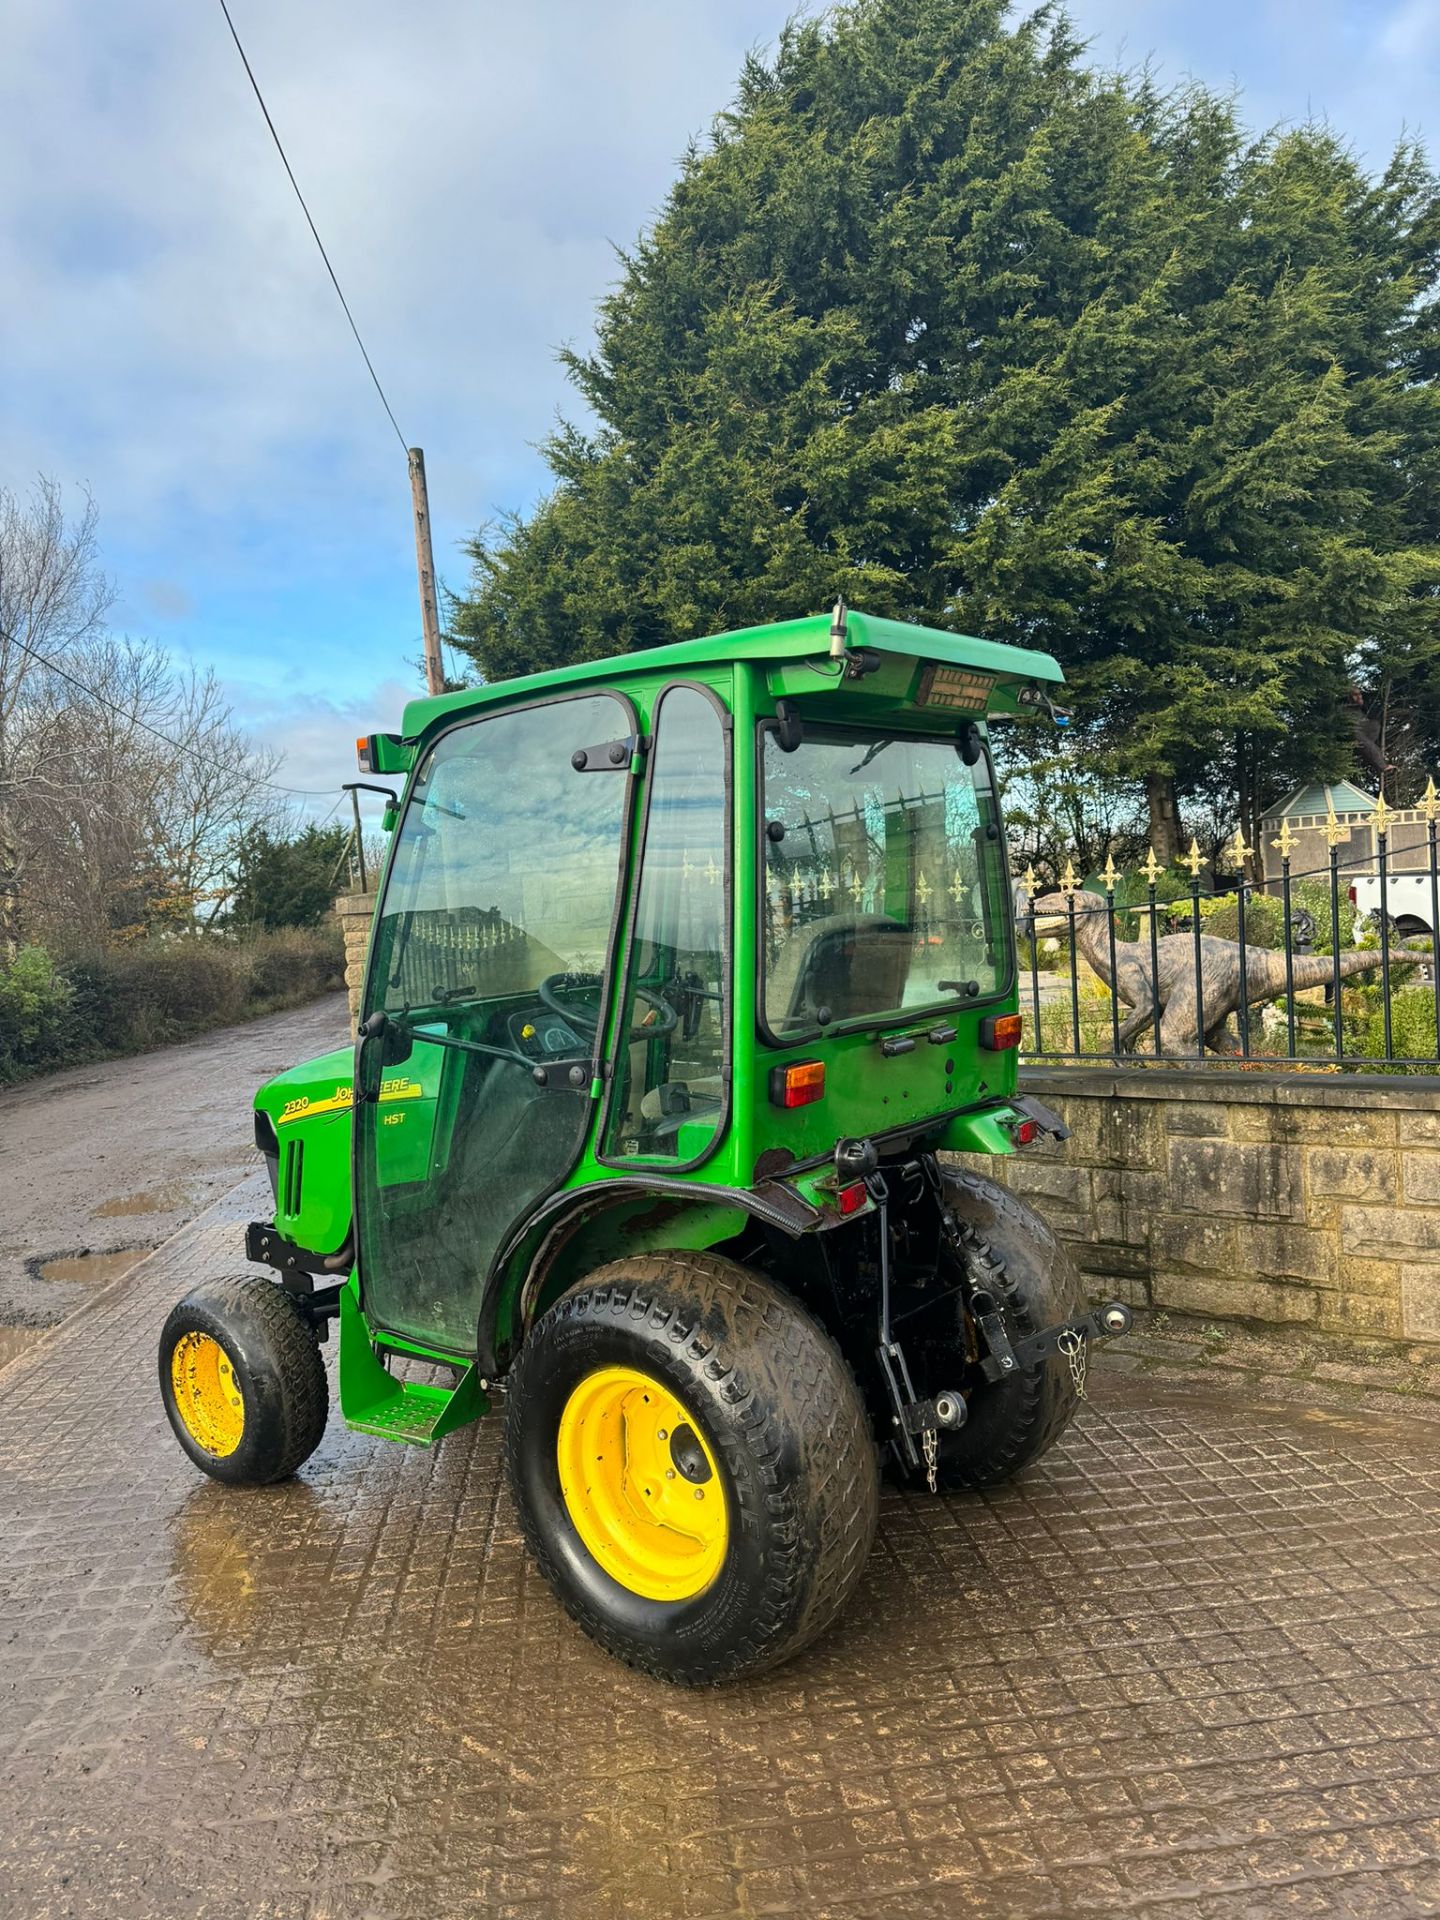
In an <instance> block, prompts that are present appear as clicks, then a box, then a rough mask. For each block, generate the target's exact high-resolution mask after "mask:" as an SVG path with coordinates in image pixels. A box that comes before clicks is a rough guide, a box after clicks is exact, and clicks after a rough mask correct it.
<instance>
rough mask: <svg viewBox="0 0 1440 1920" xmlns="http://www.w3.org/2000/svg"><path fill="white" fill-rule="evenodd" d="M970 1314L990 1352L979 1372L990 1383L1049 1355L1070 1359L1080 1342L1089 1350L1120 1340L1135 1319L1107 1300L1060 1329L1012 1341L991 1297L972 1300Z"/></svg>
mask: <svg viewBox="0 0 1440 1920" xmlns="http://www.w3.org/2000/svg"><path fill="white" fill-rule="evenodd" d="M970 1312H971V1314H972V1316H973V1317H974V1320H975V1325H976V1327H977V1328H978V1330H979V1332H980V1333H981V1335H982V1336H983V1338H984V1341H985V1344H986V1346H987V1347H988V1348H989V1349H990V1351H989V1352H988V1353H987V1354H986V1356H985V1358H984V1359H983V1360H982V1361H981V1362H980V1371H981V1372H982V1373H983V1374H984V1376H985V1378H986V1379H987V1380H1004V1379H1007V1378H1008V1377H1009V1376H1010V1375H1011V1374H1012V1373H1016V1372H1018V1371H1020V1370H1022V1369H1023V1368H1025V1367H1028V1366H1033V1365H1034V1363H1035V1362H1036V1361H1037V1360H1043V1359H1044V1358H1045V1356H1046V1355H1047V1354H1050V1353H1056V1352H1059V1353H1063V1354H1065V1355H1066V1356H1067V1357H1068V1356H1069V1355H1070V1354H1071V1353H1072V1352H1073V1350H1074V1344H1075V1342H1076V1341H1077V1340H1079V1341H1081V1342H1083V1343H1084V1344H1085V1345H1086V1346H1088V1345H1089V1344H1090V1343H1091V1342H1092V1341H1094V1340H1115V1339H1118V1337H1119V1336H1120V1335H1121V1334H1122V1333H1128V1332H1129V1331H1130V1328H1131V1325H1132V1324H1133V1322H1134V1318H1135V1316H1134V1314H1132V1313H1131V1311H1130V1309H1129V1308H1128V1307H1124V1306H1122V1305H1121V1304H1120V1302H1119V1301H1118V1300H1107V1301H1106V1302H1105V1303H1104V1305H1103V1306H1099V1307H1092V1308H1091V1309H1090V1311H1089V1313H1082V1314H1080V1315H1079V1316H1078V1317H1077V1318H1076V1319H1074V1320H1066V1321H1063V1322H1062V1323H1061V1324H1060V1325H1059V1326H1058V1327H1043V1328H1042V1329H1041V1331H1040V1332H1039V1333H1030V1334H1027V1335H1026V1336H1025V1338H1024V1339H1023V1340H1019V1341H1012V1340H1011V1339H1010V1336H1009V1335H1008V1334H1007V1333H1006V1331H1005V1323H1004V1321H1003V1320H1002V1319H1001V1317H1000V1311H999V1308H998V1307H997V1306H996V1304H995V1302H994V1300H993V1299H992V1298H991V1297H990V1295H989V1294H988V1293H983V1292H977V1293H973V1294H972V1295H971V1296H970Z"/></svg>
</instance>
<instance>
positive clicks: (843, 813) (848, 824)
mask: <svg viewBox="0 0 1440 1920" xmlns="http://www.w3.org/2000/svg"><path fill="white" fill-rule="evenodd" d="M763 778H764V814H765V836H764V860H765V866H764V872H765V905H764V943H763V966H764V1009H765V1024H766V1027H767V1028H768V1030H769V1032H770V1033H771V1034H773V1035H774V1036H775V1037H776V1038H777V1039H785V1040H790V1039H797V1038H799V1037H801V1036H802V1035H804V1034H807V1033H813V1032H814V1031H815V1030H816V1029H817V1028H820V1027H826V1026H830V1025H832V1024H835V1023H838V1022H848V1021H862V1022H863V1021H872V1020H883V1019H885V1018H887V1017H892V1016H895V1015H898V1014H904V1013H908V1012H910V1011H911V1010H917V1011H918V1010H923V1009H925V1008H927V1007H937V1006H943V1005H945V1004H946V1003H947V1002H949V1003H953V1002H954V1001H956V1000H961V1001H965V1000H976V999H986V998H990V997H992V996H994V995H995V994H997V993H999V992H1000V991H1001V989H1002V988H1004V987H1005V986H1007V985H1008V983H1009V979H1010V956H1011V948H1012V935H1011V930H1010V923H1009V915H1008V912H1007V910H1006V890H1005V865H1004V853H1003V847H1002V843H1001V839H1000V823H999V815H998V809H997V807H996V804H995V794H994V789H993V786H992V783H991V775H990V767H989V762H988V760H987V759H986V758H985V757H984V756H982V757H981V758H980V759H979V760H978V761H977V763H976V764H975V765H974V766H973V767H967V766H966V765H965V764H964V762H963V761H962V760H961V759H960V756H959V755H958V753H957V752H956V750H955V742H954V739H953V738H944V739H927V738H923V737H917V736H915V735H908V736H907V735H904V734H897V735H895V736H893V737H891V736H886V735H883V734H879V733H875V732H868V733H861V732H849V731H846V732H839V731H832V730H828V729H827V730H825V731H823V732H822V731H821V730H819V729H814V730H807V732H806V736H805V738H804V740H802V742H801V743H800V745H799V746H798V747H797V748H796V749H795V750H794V752H793V753H786V752H785V751H784V750H783V749H782V748H781V746H780V744H779V741H778V739H777V738H776V735H775V733H774V731H773V730H770V729H767V730H766V732H765V734H764V756H763Z"/></svg>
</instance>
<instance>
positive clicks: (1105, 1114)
mask: <svg viewBox="0 0 1440 1920" xmlns="http://www.w3.org/2000/svg"><path fill="white" fill-rule="evenodd" d="M1024 1087H1025V1091H1027V1092H1029V1093H1033V1094H1035V1095H1036V1096H1037V1097H1038V1098H1040V1099H1041V1100H1043V1101H1045V1102H1046V1104H1047V1105H1049V1106H1051V1107H1053V1108H1054V1109H1055V1110H1056V1111H1057V1112H1058V1113H1060V1114H1061V1115H1063V1117H1064V1118H1065V1120H1066V1121H1067V1122H1068V1124H1069V1126H1070V1127H1071V1129H1072V1134H1071V1138H1070V1139H1069V1140H1067V1141H1064V1142H1062V1143H1061V1144H1059V1145H1058V1146H1057V1145H1055V1144H1054V1143H1049V1142H1047V1143H1046V1144H1045V1145H1044V1146H1034V1147H1028V1148H1025V1149H1023V1150H1022V1151H1021V1152H1020V1153H1017V1154H1016V1155H1014V1156H1013V1157H1011V1158H1007V1159H1004V1160H1000V1161H996V1160H989V1161H986V1163H985V1167H986V1170H987V1171H991V1172H994V1171H996V1170H997V1169H999V1171H1000V1177H1001V1178H1002V1179H1004V1180H1005V1181H1006V1182H1007V1184H1008V1185H1009V1186H1011V1187H1012V1188H1013V1189H1014V1190H1015V1191H1016V1192H1017V1193H1022V1194H1024V1195H1025V1197H1026V1198H1027V1199H1029V1200H1031V1201H1033V1202H1034V1204H1035V1205H1036V1206H1037V1208H1038V1209H1039V1210H1040V1211H1041V1212H1043V1213H1044V1214H1045V1215H1046V1217H1047V1218H1048V1219H1049V1220H1050V1221H1051V1223H1052V1224H1053V1225H1054V1226H1055V1227H1056V1228H1057V1229H1058V1231H1059V1232H1060V1233H1061V1234H1062V1235H1063V1236H1064V1238H1065V1239H1066V1241H1067V1242H1068V1243H1069V1244H1070V1246H1071V1249H1072V1251H1073V1252H1074V1253H1075V1254H1076V1256H1077V1258H1078V1260H1079V1263H1080V1265H1081V1267H1082V1268H1083V1269H1084V1270H1085V1271H1086V1273H1087V1274H1088V1275H1090V1276H1092V1278H1093V1280H1094V1284H1095V1288H1096V1290H1097V1291H1098V1290H1099V1289H1100V1288H1101V1287H1102V1285H1103V1286H1104V1287H1106V1288H1108V1289H1110V1290H1112V1291H1113V1292H1114V1293H1115V1294H1116V1296H1117V1297H1119V1298H1123V1299H1126V1300H1128V1301H1129V1302H1130V1303H1131V1304H1132V1305H1136V1306H1151V1307H1168V1308H1172V1309H1174V1310H1177V1311H1180V1312H1184V1313H1194V1314H1203V1315H1208V1316H1214V1317H1217V1318H1240V1319H1246V1320H1258V1321H1268V1322H1271V1323H1290V1324H1297V1323H1303V1324H1306V1325H1309V1326H1312V1327H1315V1328H1318V1329H1321V1330H1326V1331H1330V1332H1334V1333H1347V1332H1348V1333H1355V1334H1364V1335H1380V1336H1385V1337H1388V1338H1392V1339H1408V1340H1423V1341H1440V1081H1437V1080H1428V1081H1427V1080H1417V1079H1401V1078H1399V1077H1394V1078H1389V1077H1385V1076H1380V1075H1353V1076H1352V1075H1344V1076H1341V1075H1339V1074H1333V1075H1332V1074H1286V1073H1250V1072H1246V1071H1239V1070H1231V1069H1216V1070H1213V1071H1209V1070H1207V1071H1204V1072H1200V1071H1196V1072H1185V1071H1183V1070H1182V1071H1175V1072H1167V1071H1165V1070H1163V1069H1155V1070H1151V1069H1149V1068H1144V1069H1137V1070H1132V1071H1128V1072H1126V1071H1120V1072H1114V1071H1107V1072H1096V1071H1092V1070H1090V1069H1084V1068H1075V1069H1060V1070H1050V1071H1041V1070H1034V1071H1028V1072H1027V1073H1026V1074H1025V1075H1024Z"/></svg>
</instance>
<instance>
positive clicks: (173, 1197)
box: [92, 1182, 189, 1220]
mask: <svg viewBox="0 0 1440 1920" xmlns="http://www.w3.org/2000/svg"><path fill="white" fill-rule="evenodd" d="M188 1197H189V1196H188V1194H187V1193H186V1191H185V1188H184V1187H183V1186H181V1185H179V1183H178V1182H176V1183H172V1184H171V1185H170V1186H166V1187H156V1188H154V1189H153V1190H152V1191H151V1192H150V1193H127V1194H124V1195H123V1196H122V1197H121V1198H120V1199H118V1200H107V1201H105V1203H104V1204H103V1205H102V1206H98V1207H96V1208H95V1210H94V1213H93V1215H92V1218H93V1219H96V1220H114V1219H117V1218H125V1217H128V1216H129V1215H131V1214H136V1213H169V1212H171V1211H173V1209H174V1208H176V1207H180V1206H183V1205H184V1203H185V1201H186V1200H187V1199H188Z"/></svg>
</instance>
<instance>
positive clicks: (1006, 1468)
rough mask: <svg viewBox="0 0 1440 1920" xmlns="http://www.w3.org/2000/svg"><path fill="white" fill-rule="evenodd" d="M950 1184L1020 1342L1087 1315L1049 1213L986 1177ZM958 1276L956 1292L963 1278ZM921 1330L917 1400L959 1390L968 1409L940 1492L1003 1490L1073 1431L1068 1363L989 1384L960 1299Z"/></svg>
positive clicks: (914, 1346)
mask: <svg viewBox="0 0 1440 1920" xmlns="http://www.w3.org/2000/svg"><path fill="white" fill-rule="evenodd" d="M943 1177H944V1183H945V1199H946V1203H947V1204H948V1205H949V1207H950V1208H951V1209H952V1211H953V1212H954V1213H955V1215H956V1217H957V1218H958V1219H959V1220H961V1221H962V1222H963V1223H964V1224H965V1225H966V1226H968V1227H970V1228H973V1230H974V1232H975V1235H976V1237H977V1239H978V1241H979V1242H980V1243H981V1246H982V1248H983V1250H984V1251H985V1252H986V1253H988V1255H989V1256H990V1258H991V1259H992V1260H993V1261H994V1263H995V1269H994V1277H993V1281H992V1283H991V1287H990V1290H991V1291H992V1292H993V1294H994V1296H995V1299H996V1301H997V1304H998V1306H999V1308H1000V1315H1001V1318H1002V1320H1003V1321H1004V1323H1005V1329H1006V1332H1007V1333H1008V1334H1009V1337H1010V1339H1011V1340H1012V1341H1018V1340H1020V1339H1022V1338H1023V1337H1024V1336H1025V1335H1026V1334H1031V1333H1039V1332H1040V1331H1042V1329H1044V1328H1045V1327H1053V1326H1056V1325H1058V1324H1059V1323H1061V1322H1062V1321H1066V1320H1071V1319H1074V1318H1075V1316H1076V1315H1077V1314H1080V1313H1082V1312H1083V1311H1084V1306H1085V1295H1084V1289H1083V1288H1082V1286H1081V1284H1080V1276H1079V1274H1078V1273H1077V1272H1076V1270H1075V1263H1074V1262H1073V1261H1072V1260H1071V1258H1070V1255H1069V1254H1068V1253H1067V1252H1066V1250H1065V1248H1064V1247H1063V1246H1062V1245H1061V1244H1060V1242H1059V1240H1057V1239H1056V1237H1055V1235H1054V1233H1053V1232H1052V1231H1051V1229H1050V1227H1049V1226H1048V1225H1047V1224H1046V1223H1045V1221H1044V1220H1042V1219H1041V1217H1040V1216H1039V1214H1037V1213H1034V1212H1032V1211H1031V1209H1030V1208H1029V1207H1027V1206H1026V1205H1025V1204H1024V1202H1023V1201H1020V1200H1017V1199H1016V1197H1015V1195H1014V1194H1013V1193H1010V1192H1008V1191H1007V1190H1006V1189H1005V1188H1004V1187H1002V1186H999V1185H997V1184H996V1182H995V1181H993V1180H987V1179H986V1178H985V1177H984V1175H983V1174H977V1173H969V1172H964V1173H962V1172H959V1171H956V1170H955V1169H952V1168H946V1169H945V1170H944V1176H943ZM947 1265H949V1266H951V1267H952V1269H953V1261H951V1260H950V1259H949V1258H948V1256H947V1258H946V1260H945V1261H943V1262H942V1268H941V1273H942V1278H945V1277H947V1276H946V1274H945V1267H946V1266H947ZM948 1277H949V1279H950V1281H951V1284H952V1285H953V1281H954V1279H955V1278H956V1277H958V1276H955V1275H954V1274H953V1271H952V1273H951V1275H950V1276H948ZM912 1324H913V1328H914V1331H913V1333H908V1334H907V1335H906V1342H905V1346H906V1353H907V1356H909V1358H910V1360H911V1371H912V1373H913V1374H914V1375H915V1376H916V1389H917V1392H919V1393H920V1394H921V1395H929V1394H932V1393H935V1392H938V1391H939V1390H941V1389H942V1388H946V1387H956V1386H959V1387H960V1388H961V1389H962V1390H963V1391H964V1392H965V1399H966V1404H967V1409H968V1417H967V1419H966V1422H965V1425H964V1426H963V1427H961V1428H960V1429H959V1431H958V1432H954V1433H942V1434H941V1435H940V1442H939V1455H938V1459H937V1461H936V1480H937V1483H938V1484H939V1485H940V1486H942V1487H952V1488H957V1487H993V1486H998V1485H999V1484H1000V1483H1001V1482H1002V1481H1005V1480H1009V1479H1010V1478H1011V1477H1012V1476H1013V1475H1014V1474H1017V1473H1019V1472H1020V1470H1021V1469H1022V1468H1023V1467H1027V1466H1029V1464H1030V1462H1031V1461H1032V1460H1038V1459H1039V1457H1040V1455H1041V1454H1042V1453H1045V1452H1046V1451H1047V1450H1048V1449H1049V1448H1050V1447H1053V1446H1054V1444H1055V1442H1056V1441H1057V1440H1058V1439H1059V1438H1060V1436H1061V1434H1063V1433H1064V1431H1065V1429H1066V1427H1067V1426H1069V1424H1070V1421H1071V1418H1072V1416H1073V1415H1074V1412H1075V1406H1076V1393H1075V1383H1074V1380H1073V1378H1072V1376H1071V1373H1070V1367H1069V1363H1068V1361H1066V1359H1065V1358H1064V1356H1063V1355H1061V1354H1058V1353H1051V1354H1049V1355H1047V1356H1046V1358H1044V1359H1043V1360H1038V1361H1034V1362H1032V1363H1031V1364H1030V1365H1029V1366H1027V1367H1022V1368H1021V1369H1020V1370H1019V1371H1018V1372H1017V1373H1016V1374H1015V1376H1014V1377H1013V1378H1012V1379H1007V1380H1004V1381H989V1380H986V1379H985V1377H984V1375H983V1374H982V1373H981V1372H980V1370H979V1367H978V1366H977V1365H976V1364H975V1361H974V1359H973V1358H972V1355H973V1353H974V1352H975V1351H976V1343H975V1340H974V1336H973V1334H972V1332H971V1330H970V1328H969V1326H968V1324H967V1322H966V1319H965V1316H964V1314H963V1313H962V1312H961V1311H960V1309H959V1306H958V1295H957V1294H956V1293H954V1292H949V1291H947V1292H946V1294H945V1295H943V1296H942V1297H941V1298H940V1299H939V1300H938V1301H937V1304H936V1306H935V1308H933V1309H930V1310H927V1311H924V1312H922V1313H921V1314H918V1315H917V1316H916V1317H915V1320H914V1322H913V1323H912ZM922 1381H923V1383H924V1384H923V1385H922V1384H921V1382H922ZM914 1477H919V1476H914Z"/></svg>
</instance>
